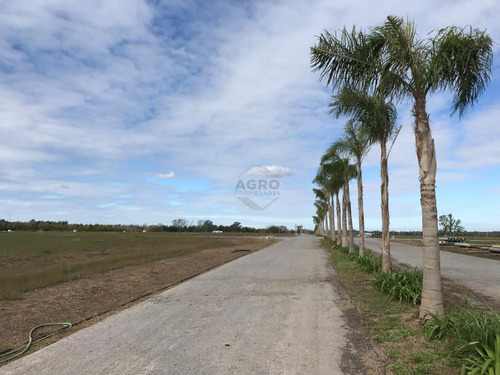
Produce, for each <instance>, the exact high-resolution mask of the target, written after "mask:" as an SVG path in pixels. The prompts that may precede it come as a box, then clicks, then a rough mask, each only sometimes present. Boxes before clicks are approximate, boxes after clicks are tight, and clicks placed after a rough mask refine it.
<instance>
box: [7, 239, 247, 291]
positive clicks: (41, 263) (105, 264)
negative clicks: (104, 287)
mask: <svg viewBox="0 0 500 375" xmlns="http://www.w3.org/2000/svg"><path fill="white" fill-rule="evenodd" d="M240 242H241V239H239V238H237V237H233V236H229V235H225V236H220V235H218V236H216V235H212V234H205V235H200V234H195V235H193V234H191V233H137V232H135V233H133V232H131V233H121V232H120V233H117V232H76V233H73V232H9V233H5V232H4V233H0V299H14V298H18V297H19V296H20V295H21V293H22V292H25V291H29V290H34V289H37V288H42V287H45V286H49V285H54V284H57V283H59V282H63V281H68V280H73V279H77V278H82V277H86V276H90V275H92V274H96V273H101V272H106V271H109V270H112V269H117V268H122V267H125V266H130V265H138V264H144V263H148V262H153V261H158V260H161V259H168V258H173V257H176V256H180V255H185V254H190V253H194V252H198V251H201V250H204V249H209V248H223V247H230V246H235V245H236V244H238V243H240Z"/></svg>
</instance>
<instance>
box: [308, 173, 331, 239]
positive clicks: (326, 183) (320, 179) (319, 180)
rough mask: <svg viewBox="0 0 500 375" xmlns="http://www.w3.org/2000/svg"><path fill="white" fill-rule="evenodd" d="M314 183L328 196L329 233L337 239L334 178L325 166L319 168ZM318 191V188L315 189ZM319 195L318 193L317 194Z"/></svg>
mask: <svg viewBox="0 0 500 375" xmlns="http://www.w3.org/2000/svg"><path fill="white" fill-rule="evenodd" d="M313 183H315V184H317V185H318V186H319V187H320V188H321V190H322V191H323V195H324V197H325V198H326V201H327V205H328V219H329V224H330V226H329V232H330V233H329V234H330V237H331V239H332V240H334V241H335V216H334V208H335V201H334V199H335V186H334V179H333V178H332V176H330V175H329V174H328V173H327V172H326V170H325V169H324V168H319V169H318V172H317V173H316V176H315V177H314V180H313ZM313 191H315V192H316V189H313ZM316 196H318V194H316Z"/></svg>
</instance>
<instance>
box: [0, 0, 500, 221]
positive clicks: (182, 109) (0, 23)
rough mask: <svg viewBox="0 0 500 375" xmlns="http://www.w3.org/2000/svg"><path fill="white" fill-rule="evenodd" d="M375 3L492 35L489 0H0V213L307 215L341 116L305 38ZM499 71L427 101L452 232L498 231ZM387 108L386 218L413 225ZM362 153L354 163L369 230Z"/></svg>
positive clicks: (408, 143) (413, 179)
mask: <svg viewBox="0 0 500 375" xmlns="http://www.w3.org/2000/svg"><path fill="white" fill-rule="evenodd" d="M389 14H393V15H398V16H403V17H409V18H410V19H413V20H415V22H416V24H417V28H418V32H419V35H420V36H421V37H422V38H424V37H426V36H427V34H428V32H430V31H432V30H436V29H440V28H442V27H445V26H448V25H451V24H454V25H457V26H466V25H472V26H474V27H478V28H481V29H487V31H488V33H489V34H490V36H491V37H492V38H493V40H494V41H497V42H499V41H500V23H499V22H498V19H500V5H498V2H497V1H496V0H475V1H470V0H468V1H447V0H443V1H425V0H423V1H419V2H402V1H378V2H377V5H376V6H373V2H372V1H343V0H339V1H334V0H314V1H305V0H304V1H300V0H283V1H279V0H276V1H271V0H270V1H246V0H233V1H230V0H210V1H205V0H193V1H191V0H168V1H146V0H125V1H124V0H87V1H76V0H75V1H68V0H16V1H8V0H0V132H1V135H2V136H1V137H0V158H1V160H2V161H1V163H0V218H4V219H6V220H10V221H15V220H30V219H36V220H56V221H59V220H66V221H69V222H82V223H122V224H127V223H132V224H143V223H147V224H150V225H151V224H158V223H163V224H170V223H171V221H172V220H173V219H175V218H185V219H187V220H190V221H193V222H196V221H198V220H200V219H210V220H213V221H214V222H215V223H218V224H231V223H233V222H234V221H240V222H242V223H243V225H248V226H255V227H265V226H268V225H271V224H277V225H278V224H279V225H287V226H288V227H290V228H293V226H294V225H295V224H302V225H304V226H305V227H309V228H311V227H312V219H311V216H312V215H314V213H315V210H314V207H313V201H314V195H313V193H312V187H313V186H312V183H311V181H312V179H313V178H314V175H315V172H316V168H317V167H318V163H319V159H320V157H321V155H322V153H323V152H324V151H325V150H326V148H328V146H329V145H330V144H331V143H332V142H333V141H334V140H335V139H336V138H337V137H338V136H339V135H340V134H341V133H342V129H343V125H344V123H345V121H346V119H339V120H334V119H332V118H331V117H329V116H328V107H327V105H328V102H329V100H330V95H331V90H330V89H328V88H326V87H325V85H324V83H321V82H319V81H318V78H319V76H318V74H315V73H312V72H311V68H310V47H311V46H313V45H314V44H315V43H316V37H317V35H319V34H320V33H321V32H322V31H323V30H325V29H326V30H329V31H331V32H333V31H335V30H338V29H341V28H343V27H344V26H347V27H348V28H350V27H352V26H353V25H356V26H357V27H361V28H368V27H371V26H376V25H378V24H380V23H382V22H383V21H384V18H385V17H386V16H387V15H389ZM494 49H495V55H497V54H498V51H499V49H500V47H499V45H498V44H495V46H494ZM495 57H496V56H495ZM499 68H500V63H499V62H498V61H497V59H495V60H494V72H493V79H492V82H491V84H490V86H489V88H488V90H487V92H486V93H485V94H484V95H483V96H482V97H481V98H480V101H479V102H478V104H477V105H476V106H475V107H474V110H471V111H469V112H468V113H467V114H466V116H464V117H463V118H462V119H459V118H458V117H450V116H449V108H450V103H451V102H450V96H449V94H447V93H442V94H439V95H435V96H433V97H432V98H431V99H430V100H429V108H428V109H429V112H430V117H431V121H432V124H431V126H432V128H433V135H434V137H435V141H436V147H437V154H438V167H439V171H438V176H437V194H438V210H439V214H448V213H453V215H454V216H455V217H458V218H461V219H462V221H463V224H464V226H465V228H466V229H468V230H500V124H499V119H500V84H499V77H500V74H499V73H500V69H499ZM398 110H399V123H400V124H401V125H403V130H402V131H401V134H400V136H399V138H398V140H397V142H396V143H395V145H394V148H393V150H392V153H391V156H390V161H389V162H390V198H391V203H390V209H391V228H392V229H395V230H418V229H419V228H420V203H419V188H418V179H417V177H418V167H417V162H416V156H415V147H414V139H413V133H412V122H413V120H412V118H411V113H410V111H409V104H408V103H406V102H403V103H400V104H399V105H398ZM378 157H379V150H378V149H377V148H376V147H374V148H373V149H372V151H371V152H370V154H369V155H368V156H367V158H366V160H365V164H364V165H365V167H364V177H365V202H366V203H365V205H366V214H365V215H366V224H367V229H369V230H375V229H379V228H380V208H379V207H380V198H379V194H380V193H379V192H380V188H379V168H378ZM252 183H255V185H252ZM353 192H354V193H355V189H354V186H353ZM352 198H353V206H354V207H353V208H354V212H356V210H357V205H356V204H355V202H356V196H355V195H354V196H353V197H352ZM356 220H357V218H354V221H355V222H356Z"/></svg>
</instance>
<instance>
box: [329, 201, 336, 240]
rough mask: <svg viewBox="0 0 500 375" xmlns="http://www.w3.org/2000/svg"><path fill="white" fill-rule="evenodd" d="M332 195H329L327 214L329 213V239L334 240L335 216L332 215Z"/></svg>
mask: <svg viewBox="0 0 500 375" xmlns="http://www.w3.org/2000/svg"><path fill="white" fill-rule="evenodd" d="M333 204H334V200H333V194H331V195H330V204H329V209H328V212H329V213H330V237H331V239H332V240H335V215H334V213H333V210H334V207H333Z"/></svg>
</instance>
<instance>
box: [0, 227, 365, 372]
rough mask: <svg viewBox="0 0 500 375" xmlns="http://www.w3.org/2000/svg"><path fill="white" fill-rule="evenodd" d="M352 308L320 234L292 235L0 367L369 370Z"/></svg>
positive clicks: (38, 369)
mask: <svg viewBox="0 0 500 375" xmlns="http://www.w3.org/2000/svg"><path fill="white" fill-rule="evenodd" d="M341 306H344V307H343V308H341ZM346 306H347V307H346ZM352 312H353V309H352V305H350V304H349V303H348V298H347V297H346V296H345V294H344V292H343V290H342V287H341V286H340V285H338V282H337V281H336V278H335V273H334V270H333V269H332V268H331V266H330V265H329V260H328V253H327V252H326V251H325V250H324V249H323V248H321V247H320V245H319V239H318V238H315V237H312V236H301V237H295V238H290V239H285V240H283V241H281V242H279V243H277V244H275V245H272V246H270V247H268V248H266V249H263V250H261V251H259V252H256V253H253V254H250V255H248V256H246V257H243V258H239V259H237V260H235V261H233V262H231V263H228V264H226V265H224V266H222V267H220V268H218V269H215V270H213V271H211V272H208V273H206V274H203V275H201V276H198V277H196V278H194V279H191V280H189V281H187V282H185V283H183V284H181V285H179V286H177V287H175V288H172V289H170V290H168V291H166V292H164V293H162V294H160V295H158V296H156V297H153V298H151V299H149V300H148V301H146V302H143V303H141V304H138V305H136V306H134V307H132V308H130V309H128V310H125V311H123V312H120V313H118V314H116V315H113V316H111V317H109V318H107V319H105V320H103V321H102V322H100V323H98V324H96V325H93V326H91V327H89V328H86V329H84V330H81V331H79V332H76V333H75V334H73V335H71V336H69V337H67V338H65V339H62V340H60V341H58V342H56V343H55V344H53V345H51V346H48V347H46V348H44V349H42V350H40V351H38V352H36V353H33V354H31V355H28V356H26V357H24V358H21V359H19V360H17V361H14V362H12V363H10V364H8V365H7V366H4V367H2V368H0V374H37V375H38V374H75V373H78V374H190V375H192V374H318V375H321V374H360V373H367V371H366V369H365V367H364V365H363V364H362V363H361V360H360V358H361V357H362V356H363V354H364V353H366V352H367V351H368V350H369V343H368V342H367V338H366V335H365V336H364V335H363V334H362V328H361V327H360V325H359V321H356V318H355V317H354V318H353V313H352ZM356 332H357V333H358V334H357V336H356V334H355V333H356ZM354 336H356V337H354Z"/></svg>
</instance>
